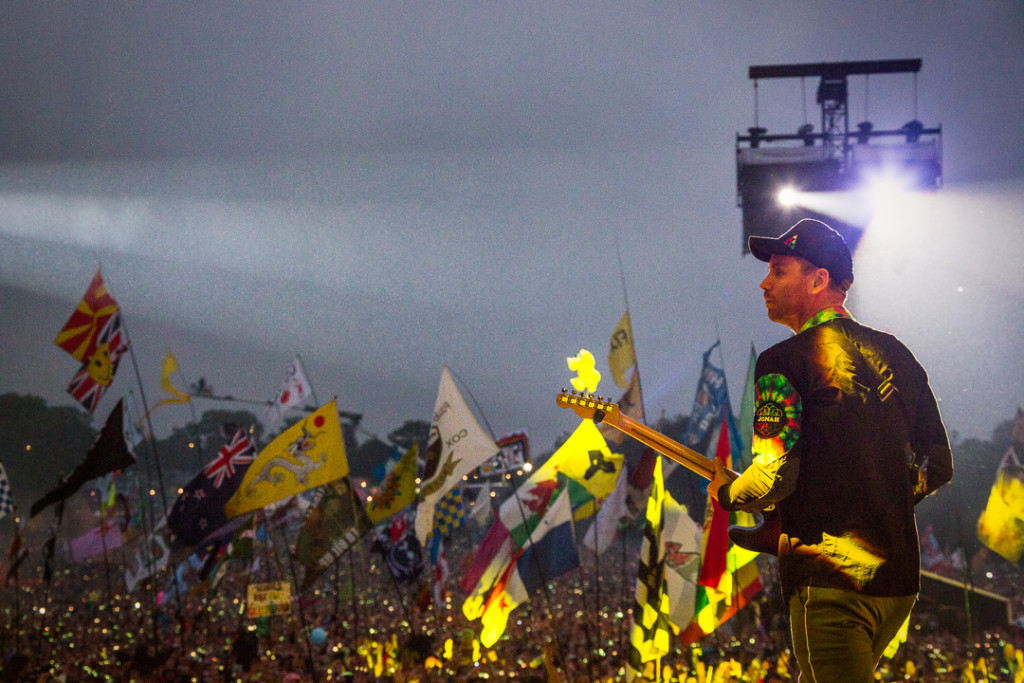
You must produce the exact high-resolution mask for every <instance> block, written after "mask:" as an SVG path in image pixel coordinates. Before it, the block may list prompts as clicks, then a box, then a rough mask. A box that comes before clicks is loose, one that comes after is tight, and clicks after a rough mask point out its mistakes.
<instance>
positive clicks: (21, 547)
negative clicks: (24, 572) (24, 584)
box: [3, 525, 28, 586]
mask: <svg viewBox="0 0 1024 683" xmlns="http://www.w3.org/2000/svg"><path fill="white" fill-rule="evenodd" d="M26 557H28V548H26V547H25V542H24V541H23V540H22V539H21V526H20V525H19V526H18V527H16V528H15V530H14V540H13V541H11V549H10V550H8V551H7V569H6V571H5V572H4V581H3V585H4V586H6V585H7V584H8V583H9V582H10V580H11V577H14V582H15V584H17V582H18V567H20V566H21V563H22V562H24V561H25V558H26Z"/></svg>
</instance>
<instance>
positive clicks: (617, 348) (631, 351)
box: [608, 310, 636, 389]
mask: <svg viewBox="0 0 1024 683" xmlns="http://www.w3.org/2000/svg"><path fill="white" fill-rule="evenodd" d="M635 365H636V349H635V348H634V347H633V326H632V324H631V323H630V320H629V311H628V310H627V311H626V314H625V315H623V316H622V319H621V320H619V324H618V325H616V326H615V330H614V331H612V341H611V344H610V345H609V348H608V368H609V369H610V370H611V371H612V379H614V380H615V383H616V384H618V385H619V386H620V387H622V388H623V389H627V388H628V387H629V380H627V379H626V370H628V369H629V368H631V367H634V366H635ZM633 374H634V375H635V374H636V372H634V373H633Z"/></svg>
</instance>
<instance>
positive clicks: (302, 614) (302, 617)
mask: <svg viewBox="0 0 1024 683" xmlns="http://www.w3.org/2000/svg"><path fill="white" fill-rule="evenodd" d="M285 526H286V525H284V524H282V526H281V540H282V541H283V546H284V554H285V555H287V556H288V567H289V569H290V570H291V574H292V585H294V586H295V589H296V590H295V592H296V599H297V602H298V603H299V623H300V624H301V625H302V639H303V640H304V641H305V642H306V668H307V669H309V674H310V675H311V676H312V677H313V683H319V681H320V674H319V672H318V671H317V668H316V664H315V663H314V662H313V645H312V643H310V642H309V635H310V634H309V625H308V624H307V623H306V610H305V609H304V608H303V606H302V594H301V593H300V592H299V590H298V588H299V578H298V576H297V575H296V573H295V560H294V559H293V558H292V553H291V551H290V550H289V549H288V539H287V538H286V537H285V534H284V532H285V528H284V527H285ZM267 534H268V537H269V534H270V530H269V529H267ZM274 554H275V556H276V555H277V553H274Z"/></svg>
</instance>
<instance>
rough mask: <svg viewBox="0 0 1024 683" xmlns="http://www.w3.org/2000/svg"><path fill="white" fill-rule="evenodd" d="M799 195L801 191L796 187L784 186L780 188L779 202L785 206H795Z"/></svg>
mask: <svg viewBox="0 0 1024 683" xmlns="http://www.w3.org/2000/svg"><path fill="white" fill-rule="evenodd" d="M798 195H799V193H798V192H797V190H796V188H795V187H784V188H782V189H781V190H779V194H778V195H777V198H778V200H779V204H782V205H783V206H795V205H796V199H797V196H798Z"/></svg>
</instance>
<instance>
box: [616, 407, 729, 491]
mask: <svg viewBox="0 0 1024 683" xmlns="http://www.w3.org/2000/svg"><path fill="white" fill-rule="evenodd" d="M601 421H602V422H605V423H607V424H610V425H611V426H612V427H615V428H616V429H618V430H619V431H620V432H623V433H624V434H627V435H629V436H631V437H633V438H634V439H636V440H637V441H639V442H640V443H642V444H644V445H645V446H650V447H651V448H653V449H654V450H656V451H658V452H659V453H661V454H662V455H664V456H666V457H668V458H671V459H672V460H674V461H676V462H677V463H679V464H680V465H682V466H683V467H685V468H687V469H688V470H690V471H691V472H695V473H696V474H699V475H700V476H702V477H704V478H705V479H708V480H710V479H712V478H713V477H714V476H715V465H714V463H713V462H712V461H711V460H709V459H708V458H705V457H704V456H703V455H701V454H700V453H698V452H697V451H694V450H691V449H689V448H687V447H686V446H684V445H683V444H681V443H678V442H676V441H673V440H672V439H670V438H668V437H667V436H665V435H664V434H661V433H660V432H657V431H655V430H653V429H651V428H650V427H648V426H647V425H645V424H643V423H642V422H637V421H636V420H634V419H633V418H631V417H629V416H628V415H623V414H622V413H621V412H619V411H618V410H616V411H615V412H613V413H610V414H605V416H604V418H603V419H602V420H601Z"/></svg>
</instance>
